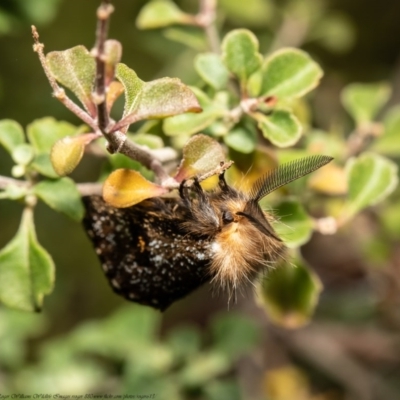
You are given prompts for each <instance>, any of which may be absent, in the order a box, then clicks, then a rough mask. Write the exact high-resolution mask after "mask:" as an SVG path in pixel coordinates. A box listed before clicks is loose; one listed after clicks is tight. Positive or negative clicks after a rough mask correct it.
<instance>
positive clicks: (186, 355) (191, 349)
mask: <svg viewBox="0 0 400 400" xmlns="http://www.w3.org/2000/svg"><path fill="white" fill-rule="evenodd" d="M167 344H168V347H169V348H170V349H171V350H172V352H173V354H174V356H175V358H177V359H178V360H181V359H183V360H188V361H190V359H191V357H193V356H195V355H196V354H198V353H199V352H200V349H201V336H200V332H199V331H198V330H197V329H196V328H194V327H192V326H181V327H178V328H175V329H174V330H173V331H172V332H170V333H169V335H168V337H167Z"/></svg>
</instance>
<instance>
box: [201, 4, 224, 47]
mask: <svg viewBox="0 0 400 400" xmlns="http://www.w3.org/2000/svg"><path fill="white" fill-rule="evenodd" d="M216 9H217V1H216V0H200V12H199V14H198V15H197V16H196V21H197V24H198V25H199V26H200V27H202V28H203V29H204V33H205V34H206V37H207V40H208V44H209V46H210V49H211V51H212V52H213V53H216V54H219V53H220V49H221V43H220V39H219V34H218V29H217V27H216V25H215V20H216Z"/></svg>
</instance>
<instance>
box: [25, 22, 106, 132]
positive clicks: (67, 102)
mask: <svg viewBox="0 0 400 400" xmlns="http://www.w3.org/2000/svg"><path fill="white" fill-rule="evenodd" d="M32 36H33V40H34V42H35V44H34V46H33V51H34V52H35V53H37V54H38V56H39V60H40V63H41V64H42V68H43V71H44V73H45V74H46V77H47V80H48V81H49V83H50V86H51V88H52V89H53V95H54V97H55V98H56V99H57V100H59V101H60V102H61V103H62V104H64V106H65V107H67V108H68V110H70V111H71V112H72V113H74V114H75V115H76V116H77V117H78V118H79V119H81V120H82V121H83V122H85V123H86V124H87V125H89V126H90V127H91V128H92V129H93V130H94V131H97V130H98V127H97V124H96V121H95V120H94V119H93V118H92V117H91V116H90V115H89V114H88V113H87V112H86V111H85V110H83V109H82V108H80V107H79V106H77V105H76V104H75V103H74V102H73V101H72V100H71V99H70V98H69V97H68V96H67V95H66V94H65V90H64V89H63V88H61V87H60V86H59V85H58V83H57V81H56V79H55V78H54V76H53V74H52V73H51V71H50V69H49V66H48V65H47V61H46V57H45V55H44V53H43V49H44V44H43V43H40V42H39V33H38V31H37V29H36V27H35V26H34V25H32Z"/></svg>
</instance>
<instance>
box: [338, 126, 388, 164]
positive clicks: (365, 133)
mask: <svg viewBox="0 0 400 400" xmlns="http://www.w3.org/2000/svg"><path fill="white" fill-rule="evenodd" d="M382 132H383V126H382V124H380V123H372V122H371V123H367V124H364V125H359V126H358V127H357V128H356V129H355V130H354V131H353V132H352V133H351V134H350V136H349V138H348V140H347V146H346V148H347V152H346V158H350V157H355V156H358V155H359V154H360V153H362V152H363V150H364V149H365V148H366V147H367V146H368V145H369V144H370V142H371V140H373V139H374V138H376V137H378V136H380V135H381V134H382Z"/></svg>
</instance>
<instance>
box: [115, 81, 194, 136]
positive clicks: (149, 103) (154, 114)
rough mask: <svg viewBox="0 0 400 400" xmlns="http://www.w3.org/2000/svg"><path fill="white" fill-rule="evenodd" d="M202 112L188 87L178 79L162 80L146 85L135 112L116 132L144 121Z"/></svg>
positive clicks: (118, 125)
mask: <svg viewBox="0 0 400 400" xmlns="http://www.w3.org/2000/svg"><path fill="white" fill-rule="evenodd" d="M200 111H201V107H200V105H199V102H198V101H197V98H196V96H195V95H194V93H193V92H192V90H190V88H189V87H188V86H186V85H184V84H183V83H182V82H181V81H180V80H179V79H177V78H161V79H157V80H155V81H151V82H146V83H145V84H144V86H143V87H142V89H141V91H140V93H139V99H138V102H137V104H135V108H134V110H133V111H132V113H130V114H128V115H126V116H125V117H124V118H123V119H122V120H121V121H120V122H119V123H117V124H116V126H115V127H114V130H116V129H119V128H121V127H125V126H127V125H130V124H132V123H133V122H136V121H140V120H143V119H152V118H155V119H158V118H165V117H169V116H172V115H176V114H182V113H185V112H200Z"/></svg>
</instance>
